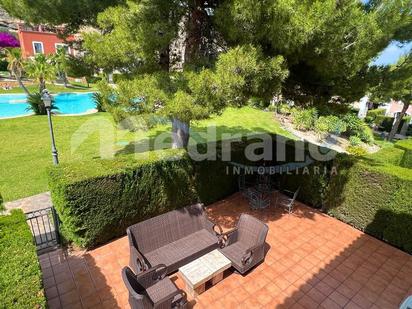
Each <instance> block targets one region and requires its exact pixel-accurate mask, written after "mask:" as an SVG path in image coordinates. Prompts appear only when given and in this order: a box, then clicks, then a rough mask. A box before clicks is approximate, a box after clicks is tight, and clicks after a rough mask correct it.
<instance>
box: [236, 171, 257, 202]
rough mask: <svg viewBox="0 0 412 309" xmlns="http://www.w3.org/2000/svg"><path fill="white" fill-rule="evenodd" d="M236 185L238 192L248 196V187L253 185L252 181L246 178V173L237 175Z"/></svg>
mask: <svg viewBox="0 0 412 309" xmlns="http://www.w3.org/2000/svg"><path fill="white" fill-rule="evenodd" d="M237 181H238V186H239V192H240V193H242V195H243V196H245V197H247V198H248V197H249V195H248V194H249V190H248V189H249V188H250V187H253V185H254V183H251V182H250V181H248V180H246V175H244V174H242V175H240V176H239V177H238V179H237Z"/></svg>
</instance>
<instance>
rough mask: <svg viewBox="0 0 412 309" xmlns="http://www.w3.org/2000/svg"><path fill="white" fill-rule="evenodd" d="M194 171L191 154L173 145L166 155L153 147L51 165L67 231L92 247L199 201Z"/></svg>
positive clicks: (58, 206)
mask: <svg viewBox="0 0 412 309" xmlns="http://www.w3.org/2000/svg"><path fill="white" fill-rule="evenodd" d="M158 154H159V153H158ZM164 154H165V155H166V153H164ZM192 177H193V166H192V165H191V162H190V160H189V159H188V158H187V157H186V155H185V154H184V153H182V152H179V151H174V152H172V151H167V156H166V157H164V158H163V159H162V158H160V159H159V158H157V156H156V155H155V154H153V153H152V154H151V155H150V157H149V158H144V159H135V158H134V157H133V156H122V157H120V158H118V159H115V160H94V161H91V162H79V163H76V164H69V165H64V164H61V165H60V166H59V167H57V168H54V169H52V170H51V173H50V182H49V187H50V190H51V193H52V198H53V203H54V206H55V208H56V210H57V213H58V215H59V217H60V220H61V221H62V225H61V229H62V234H63V236H64V237H65V238H66V239H68V240H71V241H74V242H75V243H76V244H78V245H80V246H84V247H92V246H95V245H97V244H101V243H104V242H107V241H108V240H110V239H112V238H114V237H116V236H120V235H123V234H124V233H125V230H126V227H127V226H129V225H131V224H133V223H136V222H138V221H141V220H144V219H145V218H149V217H152V216H154V215H157V214H160V213H163V212H167V211H169V210H171V209H175V208H177V207H181V206H182V205H187V204H190V203H192V202H195V201H196V200H197V196H196V194H195V190H194V188H193V182H192Z"/></svg>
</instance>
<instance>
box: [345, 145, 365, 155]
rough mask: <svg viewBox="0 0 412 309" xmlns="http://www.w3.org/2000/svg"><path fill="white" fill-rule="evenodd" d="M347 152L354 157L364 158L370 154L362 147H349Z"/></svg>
mask: <svg viewBox="0 0 412 309" xmlns="http://www.w3.org/2000/svg"><path fill="white" fill-rule="evenodd" d="M346 150H347V151H348V152H349V153H350V154H351V155H353V156H356V157H362V156H365V155H367V154H368V152H367V151H366V150H365V148H363V147H362V146H348V147H347V148H346Z"/></svg>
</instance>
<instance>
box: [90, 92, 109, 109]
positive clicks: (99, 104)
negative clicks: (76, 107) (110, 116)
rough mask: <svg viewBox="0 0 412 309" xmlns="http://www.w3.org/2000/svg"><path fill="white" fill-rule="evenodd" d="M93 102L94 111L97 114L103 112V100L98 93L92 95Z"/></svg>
mask: <svg viewBox="0 0 412 309" xmlns="http://www.w3.org/2000/svg"><path fill="white" fill-rule="evenodd" d="M93 101H94V103H95V104H96V109H97V111H99V112H105V111H106V110H105V108H104V98H103V96H102V94H101V93H100V92H94V93H93Z"/></svg>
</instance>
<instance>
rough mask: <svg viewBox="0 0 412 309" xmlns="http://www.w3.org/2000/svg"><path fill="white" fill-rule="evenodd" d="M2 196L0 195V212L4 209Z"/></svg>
mask: <svg viewBox="0 0 412 309" xmlns="http://www.w3.org/2000/svg"><path fill="white" fill-rule="evenodd" d="M3 202H4V201H3V196H2V195H1V193H0V212H1V211H3V210H4V209H5V207H4V204H3Z"/></svg>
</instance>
